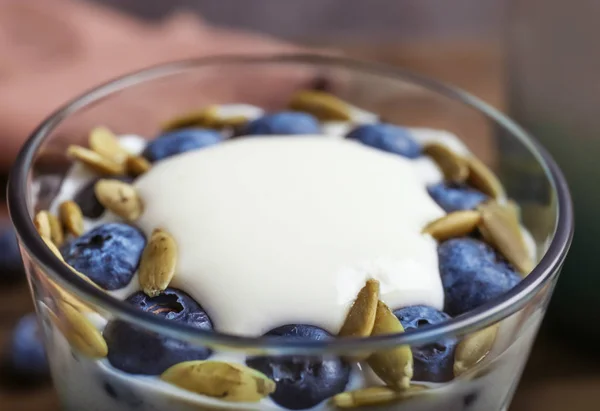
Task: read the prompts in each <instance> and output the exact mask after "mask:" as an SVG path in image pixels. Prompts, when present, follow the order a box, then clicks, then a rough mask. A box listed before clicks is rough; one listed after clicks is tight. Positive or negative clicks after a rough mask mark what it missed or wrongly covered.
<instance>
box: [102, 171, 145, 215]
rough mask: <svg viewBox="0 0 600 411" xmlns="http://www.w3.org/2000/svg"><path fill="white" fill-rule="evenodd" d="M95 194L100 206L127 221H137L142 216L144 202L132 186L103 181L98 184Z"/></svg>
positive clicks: (119, 182) (120, 182)
mask: <svg viewBox="0 0 600 411" xmlns="http://www.w3.org/2000/svg"><path fill="white" fill-rule="evenodd" d="M94 193H95V194H96V198H97V199H98V201H99V202H100V204H102V205H103V206H104V207H106V208H107V209H108V210H110V211H112V212H113V213H115V214H116V215H118V216H119V217H122V218H124V219H125V220H127V221H135V220H137V219H138V218H139V217H140V215H142V211H143V209H144V207H143V204H142V200H141V198H140V197H139V196H138V194H137V191H136V189H135V187H134V186H132V185H131V184H128V183H125V182H123V181H119V180H110V179H101V180H98V181H97V182H96V184H95V186H94Z"/></svg>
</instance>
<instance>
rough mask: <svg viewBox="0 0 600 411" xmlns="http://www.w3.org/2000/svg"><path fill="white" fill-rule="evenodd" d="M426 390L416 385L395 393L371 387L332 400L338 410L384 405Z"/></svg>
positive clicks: (343, 394)
mask: <svg viewBox="0 0 600 411" xmlns="http://www.w3.org/2000/svg"><path fill="white" fill-rule="evenodd" d="M426 390H427V387H425V386H422V385H416V384H411V386H410V387H409V388H408V389H406V390H405V391H395V390H392V389H391V388H388V387H369V388H363V389H360V390H356V391H346V392H343V393H341V394H337V395H336V396H334V397H332V398H331V403H332V404H333V405H334V406H336V407H338V408H358V407H367V406H375V405H383V404H389V403H392V402H398V401H402V400H406V399H409V398H412V397H415V396H417V395H421V394H423V393H424V392H426Z"/></svg>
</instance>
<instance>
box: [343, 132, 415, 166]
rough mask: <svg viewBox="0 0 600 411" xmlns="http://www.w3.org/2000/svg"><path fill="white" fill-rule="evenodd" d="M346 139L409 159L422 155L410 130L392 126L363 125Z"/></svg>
mask: <svg viewBox="0 0 600 411" xmlns="http://www.w3.org/2000/svg"><path fill="white" fill-rule="evenodd" d="M346 138H349V139H353V140H358V141H360V142H361V143H363V144H366V145H367V146H370V147H373V148H377V149H379V150H383V151H387V152H388V153H394V154H399V155H401V156H404V157H408V158H417V157H419V156H420V155H421V146H420V145H419V144H418V143H417V142H416V141H415V140H413V139H412V137H411V136H410V132H409V131H408V129H406V128H404V127H398V126H394V125H392V124H363V125H361V126H358V127H356V128H355V129H353V130H352V131H350V132H349V133H348V135H346Z"/></svg>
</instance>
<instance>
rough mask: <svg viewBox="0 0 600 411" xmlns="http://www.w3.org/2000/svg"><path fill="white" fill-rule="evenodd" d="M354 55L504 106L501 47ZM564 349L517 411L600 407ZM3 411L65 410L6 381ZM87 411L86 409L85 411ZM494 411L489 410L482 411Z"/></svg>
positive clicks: (542, 348)
mask: <svg viewBox="0 0 600 411" xmlns="http://www.w3.org/2000/svg"><path fill="white" fill-rule="evenodd" d="M348 53H349V54H353V55H358V56H361V57H364V58H368V59H371V60H377V61H382V62H386V63H390V64H396V65H399V66H403V67H407V68H410V69H412V70H415V71H419V72H422V73H424V74H428V75H431V76H433V77H436V78H439V79H441V80H444V81H448V82H451V83H454V84H455V85H458V86H460V87H463V88H464V89H466V90H468V91H470V92H472V93H474V94H475V95H477V96H479V97H481V98H483V99H484V100H486V101H487V102H488V103H490V104H492V105H494V106H496V107H499V108H502V101H503V98H502V70H501V68H502V54H501V52H500V48H499V47H497V45H495V44H462V45H455V44H417V45H415V44H412V45H410V46H401V45H400V46H399V45H395V46H381V47H377V48H366V47H365V48H361V47H358V46H354V47H352V48H348ZM30 298H31V297H30V295H29V291H28V289H27V286H26V284H24V283H22V284H19V285H15V286H14V287H6V288H3V290H2V291H0V350H5V347H6V342H7V339H8V337H9V335H10V331H11V329H12V327H13V325H14V324H15V322H16V321H17V320H18V319H19V317H20V316H21V315H23V314H24V313H26V312H29V311H30V310H31V309H32V308H31V307H32V305H31V302H30ZM577 354H579V353H578V352H577V350H575V349H573V348H572V347H569V346H563V345H561V344H560V343H558V342H556V341H555V339H554V337H552V336H550V335H545V334H542V335H541V336H540V338H539V339H538V342H537V344H536V347H535V348H534V350H533V353H532V356H531V360H530V362H529V364H528V367H527V369H526V371H525V375H524V377H523V380H522V383H521V385H520V387H519V390H518V391H517V393H516V396H515V399H514V402H513V405H512V407H511V411H538V410H539V411H563V410H567V409H568V410H569V411H587V410H598V409H600V405H599V404H600V370H599V369H598V367H596V366H595V364H593V363H590V362H589V360H588V357H587V356H586V355H585V352H583V353H581V354H583V355H582V356H578V355H577ZM0 381H1V382H0V410H2V411H17V410H19V411H28V410H32V411H33V410H36V411H37V410H46V411H54V410H58V409H59V404H58V401H57V398H56V395H55V393H54V391H53V390H52V388H51V387H50V386H49V385H47V386H42V387H37V388H34V389H23V388H18V387H15V386H14V384H10V380H9V381H7V378H6V376H1V377H0ZM82 411H83V410H82ZM482 411H488V410H482Z"/></svg>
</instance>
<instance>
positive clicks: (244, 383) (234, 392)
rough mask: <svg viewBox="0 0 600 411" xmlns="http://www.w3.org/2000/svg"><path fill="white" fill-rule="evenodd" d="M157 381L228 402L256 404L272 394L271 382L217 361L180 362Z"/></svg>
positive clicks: (261, 376)
mask: <svg viewBox="0 0 600 411" xmlns="http://www.w3.org/2000/svg"><path fill="white" fill-rule="evenodd" d="M160 378H161V379H162V380H163V381H166V382H168V383H170V384H173V385H176V386H178V387H180V388H183V389H184V390H188V391H192V392H195V393H197V394H202V395H206V396H209V397H214V398H218V399H220V400H223V401H230V402H258V401H260V400H261V399H263V398H264V397H266V396H267V395H269V394H271V393H272V392H274V391H275V382H274V381H273V380H271V379H269V378H268V377H267V376H266V375H264V374H261V373H260V372H258V371H256V370H253V369H252V368H248V367H246V366H243V365H240V364H231V363H226V362H221V361H187V362H182V363H179V364H176V365H174V366H172V367H171V368H169V369H168V370H166V371H165V372H164V373H163V374H162V375H161V376H160Z"/></svg>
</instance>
